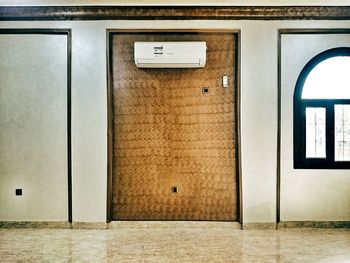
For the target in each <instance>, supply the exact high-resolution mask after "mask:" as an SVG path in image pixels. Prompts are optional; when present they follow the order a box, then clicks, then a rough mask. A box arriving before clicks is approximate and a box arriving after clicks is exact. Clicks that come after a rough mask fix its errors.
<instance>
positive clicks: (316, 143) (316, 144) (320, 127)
mask: <svg viewBox="0 0 350 263" xmlns="http://www.w3.org/2000/svg"><path fill="white" fill-rule="evenodd" d="M306 158H326V109H325V108H306Z"/></svg>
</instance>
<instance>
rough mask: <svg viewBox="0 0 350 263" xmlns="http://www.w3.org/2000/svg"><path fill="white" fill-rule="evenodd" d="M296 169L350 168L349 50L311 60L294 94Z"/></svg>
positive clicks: (338, 49) (324, 53)
mask: <svg viewBox="0 0 350 263" xmlns="http://www.w3.org/2000/svg"><path fill="white" fill-rule="evenodd" d="M293 113H294V168H304V169H349V168H350V48H348V47H342V48H334V49H330V50H327V51H324V52H322V53H320V54H318V55H317V56H315V57H314V58H312V59H311V60H310V61H309V62H308V63H307V64H306V65H305V67H304V68H303V70H302V71H301V73H300V75H299V77H298V80H297V83H296V87H295V91H294V109H293Z"/></svg>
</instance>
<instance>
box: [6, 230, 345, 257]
mask: <svg viewBox="0 0 350 263" xmlns="http://www.w3.org/2000/svg"><path fill="white" fill-rule="evenodd" d="M0 262H205V263H212V262H254V263H257V262H295V263H302V262H308V263H310V262H317V263H319V262H327V263H329V262H336V263H349V262H350V229H282V230H244V231H242V230H238V229H215V228H212V229H205V228H202V229H201V228H182V229H181V228H175V229H171V228H169V229H166V228H165V229H109V230H70V229H60V230H59V229H0Z"/></svg>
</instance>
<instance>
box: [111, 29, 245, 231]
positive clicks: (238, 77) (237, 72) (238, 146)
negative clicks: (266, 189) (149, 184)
mask: <svg viewBox="0 0 350 263" xmlns="http://www.w3.org/2000/svg"><path fill="white" fill-rule="evenodd" d="M106 33H107V36H106V37H107V38H106V51H107V52H106V56H107V57H106V58H107V220H106V221H107V223H109V222H111V219H112V216H111V211H112V198H113V130H112V127H113V125H112V121H113V115H114V114H113V108H112V106H113V105H112V104H113V103H112V98H113V97H112V95H113V94H112V89H113V82H112V74H113V71H112V47H113V46H112V40H113V35H115V34H118V33H232V34H234V35H236V37H237V48H236V49H235V50H236V54H235V57H236V59H237V67H236V69H235V75H236V83H235V84H236V85H235V86H236V89H235V100H234V103H235V109H234V111H235V112H234V114H235V120H236V121H235V123H234V126H235V127H234V131H235V136H234V138H235V159H236V160H235V174H236V177H237V181H238V185H237V190H238V196H237V197H238V204H237V205H238V218H239V221H238V223H240V224H241V225H242V224H243V209H242V208H243V200H242V166H241V31H240V30H239V29H107V30H106Z"/></svg>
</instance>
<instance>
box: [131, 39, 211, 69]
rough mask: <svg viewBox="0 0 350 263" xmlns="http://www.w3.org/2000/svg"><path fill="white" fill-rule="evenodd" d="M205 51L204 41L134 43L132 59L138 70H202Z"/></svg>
mask: <svg viewBox="0 0 350 263" xmlns="http://www.w3.org/2000/svg"><path fill="white" fill-rule="evenodd" d="M206 50H207V45H206V42H204V41H189V42H135V43H134V59H135V64H136V66H137V67H139V68H203V67H204V66H205V61H206Z"/></svg>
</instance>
